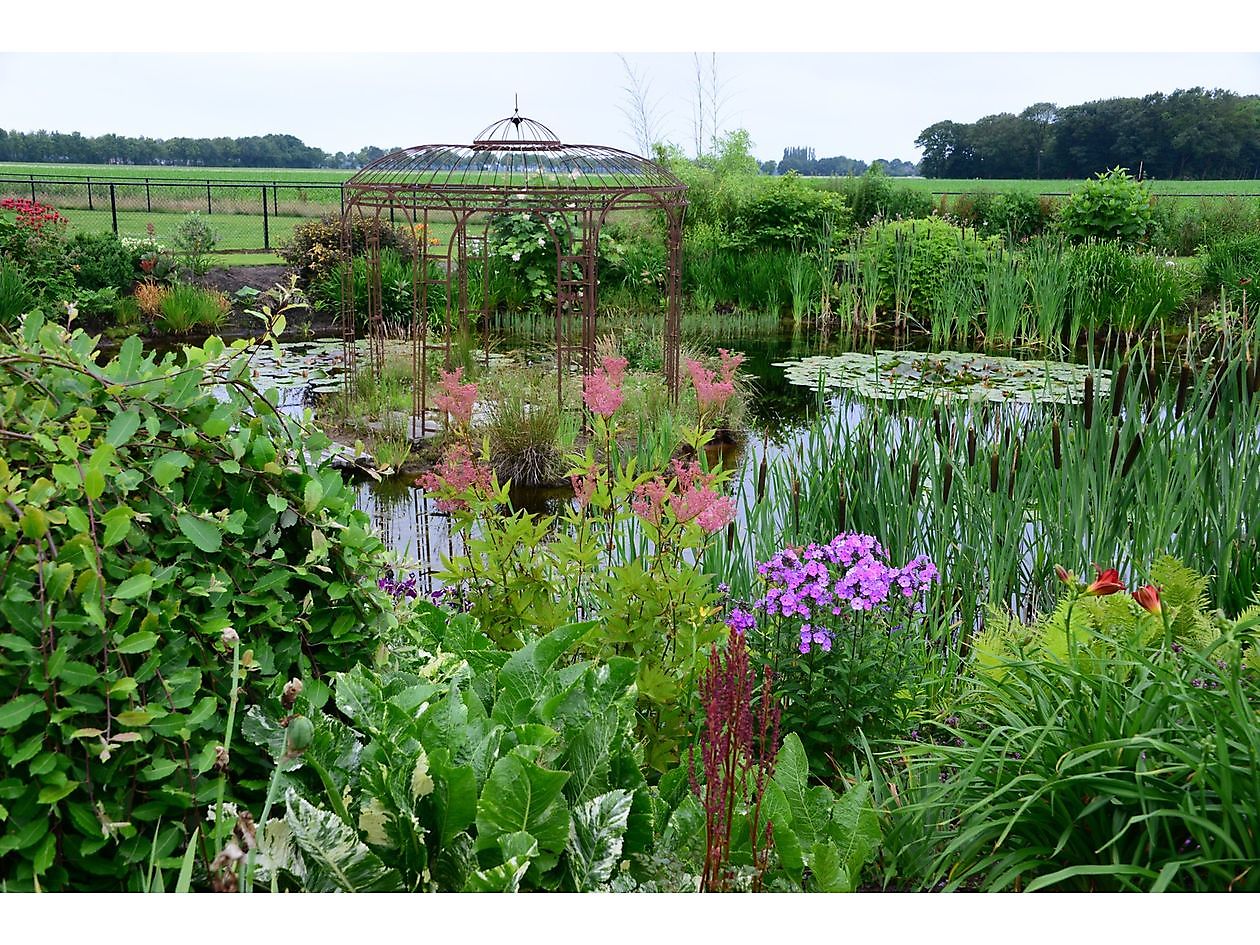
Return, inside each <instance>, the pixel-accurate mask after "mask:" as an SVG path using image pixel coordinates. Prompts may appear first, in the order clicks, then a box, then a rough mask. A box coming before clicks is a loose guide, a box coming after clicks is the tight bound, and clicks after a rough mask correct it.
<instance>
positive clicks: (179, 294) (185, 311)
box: [157, 282, 231, 335]
mask: <svg viewBox="0 0 1260 945" xmlns="http://www.w3.org/2000/svg"><path fill="white" fill-rule="evenodd" d="M230 311H231V304H230V303H229V302H228V300H227V299H226V298H224V296H223V294H222V293H220V292H215V291H213V290H211V289H203V288H201V286H196V285H189V284H188V283H184V282H177V283H175V284H174V285H173V286H171V287H170V289H169V291H167V293H166V294H165V295H164V296H163V297H162V314H161V315H160V316H159V317H158V320H157V324H158V327H159V328H161V329H162V330H163V331H169V332H174V333H176V334H181V335H182V334H187V333H188V332H190V331H193V330H194V329H197V328H205V329H214V328H218V327H220V326H221V325H222V324H223V323H224V321H226V320H227V316H228V312H230Z"/></svg>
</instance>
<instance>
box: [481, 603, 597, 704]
mask: <svg viewBox="0 0 1260 945" xmlns="http://www.w3.org/2000/svg"><path fill="white" fill-rule="evenodd" d="M592 626H593V624H591V623H573V624H568V625H566V626H563V627H559V628H557V629H555V630H552V631H551V632H550V633H548V634H547V635H546V636H543V637H540V638H539V639H537V640H533V641H531V642H529V643H527V644H526V645H525V646H523V647H521V648H520V649H519V650H517V651H516V652H515V653H513V654H512V655H511V657H510V658H509V659H508V661H507V662H506V663H504V664H503V668H502V669H500V670H499V679H498V684H499V688H500V694H499V698H498V700H497V701H496V702H495V708H494V716H495V717H496V718H502V719H504V720H505V721H524V720H523V719H516V718H515V712H514V707H515V706H516V705H517V704H518V703H520V702H522V701H528V702H530V703H532V702H534V701H535V700H536V699H537V698H538V697H539V696H540V695H541V694H542V693H543V691H544V688H545V685H546V683H545V680H546V676H547V670H548V669H550V668H551V667H552V666H553V665H554V664H555V662H556V661H557V660H558V659H560V657H562V656H563V655H564V654H565V653H567V652H568V651H569V650H570V649H571V648H572V647H573V645H574V644H576V643H577V641H578V640H580V639H581V638H582V637H583V636H584V635H585V634H586V632H587V631H588V630H590V628H591V627H592ZM501 707H502V710H501Z"/></svg>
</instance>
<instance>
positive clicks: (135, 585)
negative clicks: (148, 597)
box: [114, 574, 153, 600]
mask: <svg viewBox="0 0 1260 945" xmlns="http://www.w3.org/2000/svg"><path fill="white" fill-rule="evenodd" d="M152 587H153V576H152V575H150V574H133V575H132V576H131V577H129V578H127V580H125V581H123V582H122V583H121V584H119V585H118V586H117V587H116V588H114V597H115V598H117V599H118V600H129V599H130V598H132V597H139V596H140V595H141V594H147V593H148V592H149V590H150V588H152Z"/></svg>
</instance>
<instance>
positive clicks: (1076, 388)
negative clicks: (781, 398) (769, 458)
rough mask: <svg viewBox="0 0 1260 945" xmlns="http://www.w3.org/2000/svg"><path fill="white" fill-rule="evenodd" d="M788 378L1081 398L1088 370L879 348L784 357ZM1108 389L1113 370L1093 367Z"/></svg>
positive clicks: (1015, 398) (889, 393)
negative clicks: (788, 359) (803, 356)
mask: <svg viewBox="0 0 1260 945" xmlns="http://www.w3.org/2000/svg"><path fill="white" fill-rule="evenodd" d="M775 367H780V368H783V369H784V372H785V376H786V378H787V380H788V382H789V383H792V384H797V385H800V386H802V387H808V388H809V389H811V390H818V389H819V387H820V386H821V387H822V388H823V389H825V390H829V391H830V390H852V391H855V392H856V393H858V394H860V395H862V396H864V397H870V398H872V399H874V400H902V399H905V398H909V397H937V398H940V399H943V400H953V399H961V400H969V401H973V402H982V401H987V402H990V403H1021V404H1031V403H1079V402H1080V401H1081V400H1083V399H1084V396H1085V378H1086V376H1087V375H1088V374H1089V373H1090V369H1089V368H1088V367H1085V366H1083V365H1079V364H1069V363H1067V362H1063V361H1021V360H1019V359H1017V358H1008V357H999V356H995V355H988V354H973V353H967V352H961V351H939V352H934V353H926V352H919V351H876V352H875V353H874V354H865V353H860V352H847V353H845V354H841V355H835V356H825V355H815V356H812V357H808V358H798V359H794V360H791V361H780V362H778V363H776V364H775ZM1094 375H1095V383H1097V384H1098V386H1099V389H1100V390H1102V389H1105V387H1106V385H1107V384H1108V383H1109V381H1110V377H1111V373H1110V372H1109V371H1095V372H1094Z"/></svg>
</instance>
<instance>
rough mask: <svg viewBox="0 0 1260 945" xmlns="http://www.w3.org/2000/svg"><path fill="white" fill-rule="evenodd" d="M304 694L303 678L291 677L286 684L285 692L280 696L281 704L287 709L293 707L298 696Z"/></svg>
mask: <svg viewBox="0 0 1260 945" xmlns="http://www.w3.org/2000/svg"><path fill="white" fill-rule="evenodd" d="M301 694H302V680H300V679H297V678H296V677H295V678H293V679H290V680H289V681H288V682H287V683H285V684H284V693H283V694H282V695H281V696H280V704H281V705H282V706H284V707H285V708H286V709H292V708H293V703H295V702H297V697H298V696H300V695H301Z"/></svg>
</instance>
